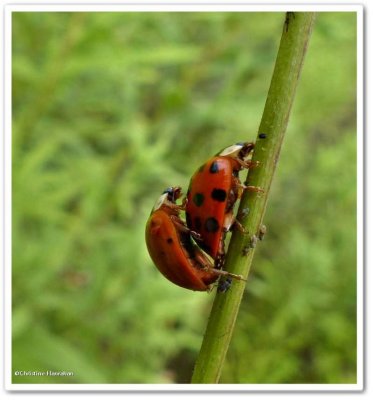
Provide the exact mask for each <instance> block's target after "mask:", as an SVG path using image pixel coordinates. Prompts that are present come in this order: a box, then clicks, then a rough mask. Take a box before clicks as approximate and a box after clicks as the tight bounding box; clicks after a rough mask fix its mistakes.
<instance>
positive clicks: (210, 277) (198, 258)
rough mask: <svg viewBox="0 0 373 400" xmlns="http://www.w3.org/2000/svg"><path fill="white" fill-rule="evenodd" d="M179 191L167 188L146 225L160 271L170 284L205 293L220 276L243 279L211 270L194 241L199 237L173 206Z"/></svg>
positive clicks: (175, 206)
mask: <svg viewBox="0 0 373 400" xmlns="http://www.w3.org/2000/svg"><path fill="white" fill-rule="evenodd" d="M180 196H181V188H180V187H179V186H174V187H170V188H167V189H166V190H165V191H164V192H163V194H162V195H161V197H160V198H159V199H158V201H157V202H156V204H155V205H154V207H153V209H152V212H151V214H150V216H149V219H148V221H147V224H146V232H145V238H146V245H147V247H148V251H149V254H150V257H151V258H152V260H153V262H154V264H155V265H156V267H157V268H158V269H159V271H160V272H161V273H162V274H163V275H164V276H165V277H166V278H167V279H168V280H170V281H171V282H173V283H174V284H176V285H178V286H181V287H183V288H186V289H191V290H197V291H208V290H210V289H211V284H212V283H214V282H215V281H216V280H217V279H218V278H219V277H220V276H221V275H224V276H229V277H233V278H236V279H242V280H244V279H243V277H242V276H241V275H235V274H230V273H228V272H226V271H221V270H218V269H215V268H214V265H213V263H212V261H211V260H210V259H209V257H208V256H207V255H206V254H205V253H204V252H203V251H202V250H201V249H200V248H199V247H198V246H197V245H196V244H195V243H194V242H193V240H192V237H194V238H195V239H196V240H198V239H200V235H199V234H197V233H195V232H193V231H191V230H190V229H189V228H188V227H187V226H186V224H185V223H184V222H183V220H182V219H181V218H180V216H179V214H180V211H181V210H182V206H178V205H177V204H176V200H177V199H179V198H180Z"/></svg>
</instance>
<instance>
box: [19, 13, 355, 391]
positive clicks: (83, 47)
mask: <svg viewBox="0 0 373 400" xmlns="http://www.w3.org/2000/svg"><path fill="white" fill-rule="evenodd" d="M283 20H284V15H283V14H282V13H52V12H45V13H41V12H33V13H31V12H30V13H21V12H15V13H13V18H12V29H13V40H12V43H13V48H12V49H13V50H12V51H13V62H12V68H13V80H12V90H13V165H12V168H13V171H12V173H13V208H12V213H13V215H12V218H13V222H12V235H13V287H12V297H13V300H12V301H13V349H12V353H13V360H12V368H13V370H14V371H17V370H21V371H22V370H26V371H29V370H31V371H46V370H54V371H61V370H65V371H73V372H74V376H73V377H24V376H23V377H13V382H15V383H158V382H163V383H168V382H169V383H172V382H188V381H189V379H190V376H191V371H192V368H193V363H194V360H195V357H196V354H197V352H198V349H199V346H200V343H201V340H202V335H203V332H204V327H205V324H206V318H207V317H208V313H209V309H210V306H211V302H212V299H213V294H206V293H193V292H189V291H187V290H183V289H181V288H178V287H176V286H174V285H172V284H171V283H169V282H168V281H167V280H165V279H164V278H163V277H162V276H161V274H160V273H159V272H158V271H157V270H156V268H155V267H154V266H153V264H152V262H151V260H150V258H149V256H148V254H147V250H146V246H145V242H144V226H145V223H146V220H147V217H148V215H149V212H150V210H151V208H152V206H153V203H154V202H155V200H156V199H157V197H158V196H159V194H160V192H161V191H162V190H163V189H164V188H165V187H167V186H170V185H181V186H182V187H184V188H185V189H186V187H187V185H188V181H189V177H190V176H191V175H192V173H193V172H194V170H195V169H196V167H198V166H199V165H200V164H201V163H202V162H203V161H204V160H205V159H207V158H208V157H209V156H211V155H212V154H215V153H216V152H217V151H218V150H219V149H221V148H223V147H225V146H227V145H229V144H231V143H233V142H236V141H239V140H250V139H253V138H254V137H255V135H256V130H257V127H258V126H259V122H260V118H261V112H262V110H263V107H264V102H265V99H266V94H267V90H268V87H269V83H270V79H271V73H272V69H273V66H274V61H275V57H276V52H277V48H278V44H279V40H280V35H281V29H282V23H283ZM355 96H356V15H355V14H354V13H347V12H344V13H320V14H319V15H318V18H317V21H316V25H315V28H314V33H313V36H312V38H311V43H310V47H309V51H308V54H307V57H306V62H305V66H304V70H303V74H302V78H301V81H300V85H299V89H298V93H297V97H296V102H295V105H294V108H293V112H292V115H291V118H290V124H289V128H288V132H287V135H286V138H285V143H284V146H283V151H282V154H281V158H280V163H279V167H278V170H277V172H276V176H275V180H274V182H273V187H272V189H271V195H270V200H269V205H268V210H267V215H266V218H265V223H266V225H267V227H268V233H267V235H266V237H265V239H264V241H263V243H261V244H260V246H259V248H258V250H257V253H256V256H255V260H254V265H253V269H252V274H251V277H250V279H249V282H248V284H247V291H246V295H245V297H244V299H243V304H242V307H241V310H240V314H239V316H238V321H237V326H236V330H235V333H234V337H233V340H232V344H231V348H230V351H229V353H228V356H227V360H226V364H225V366H224V370H223V374H222V382H229V383H353V382H356V340H357V337H356V247H357V246H356V167H355V165H356V98H355Z"/></svg>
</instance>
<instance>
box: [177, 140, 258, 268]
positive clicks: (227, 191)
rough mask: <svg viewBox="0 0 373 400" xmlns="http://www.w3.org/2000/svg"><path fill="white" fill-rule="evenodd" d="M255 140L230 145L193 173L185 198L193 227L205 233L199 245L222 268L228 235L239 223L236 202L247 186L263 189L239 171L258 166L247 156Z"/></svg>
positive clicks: (187, 213) (187, 216) (188, 224)
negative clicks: (245, 180)
mask: <svg viewBox="0 0 373 400" xmlns="http://www.w3.org/2000/svg"><path fill="white" fill-rule="evenodd" d="M253 149H254V143H252V142H242V143H236V144H234V145H232V146H229V147H227V148H225V149H223V150H222V151H220V152H219V153H218V154H217V155H215V156H214V157H212V158H211V159H209V160H208V161H207V162H206V163H205V164H203V165H202V166H201V167H200V168H198V170H197V171H196V172H195V174H194V175H193V176H192V178H191V180H190V184H189V189H188V192H187V197H186V201H185V203H186V204H185V211H186V223H187V226H188V228H189V229H191V230H193V231H195V232H197V233H198V234H200V235H201V241H199V242H198V245H199V246H200V247H201V248H202V249H203V250H204V251H205V252H206V253H207V254H209V255H210V256H211V257H212V258H213V259H214V260H215V266H216V267H218V268H221V266H222V264H223V262H224V256H225V249H224V239H225V236H226V233H227V232H228V231H229V230H230V229H231V228H232V225H233V224H234V223H236V225H237V226H238V228H240V229H241V230H243V228H242V226H241V224H239V223H238V221H236V220H235V217H234V215H233V208H234V205H235V203H236V201H237V199H239V198H240V197H241V195H242V192H243V190H254V191H257V192H259V191H262V189H260V188H257V187H254V186H246V185H243V184H242V183H241V181H240V179H239V171H241V170H242V169H244V168H250V167H253V166H256V165H257V163H256V162H252V161H251V160H247V158H248V157H249V156H250V154H251V152H252V151H253Z"/></svg>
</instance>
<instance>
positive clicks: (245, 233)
mask: <svg viewBox="0 0 373 400" xmlns="http://www.w3.org/2000/svg"><path fill="white" fill-rule="evenodd" d="M233 223H234V225H235V226H236V227H237V229H238V230H239V231H240V232H241V233H243V234H244V235H247V234H248V233H249V232H248V231H247V230H246V229H245V228H244V226H243V225H242V224H241V222H239V221H237V220H236V219H235V220H234V221H233Z"/></svg>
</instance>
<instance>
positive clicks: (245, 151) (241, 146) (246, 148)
mask: <svg viewBox="0 0 373 400" xmlns="http://www.w3.org/2000/svg"><path fill="white" fill-rule="evenodd" d="M253 149H254V143H253V142H238V143H236V144H233V145H231V146H228V147H226V148H225V149H223V150H222V151H221V152H219V153H218V154H217V155H218V156H227V157H232V158H240V159H244V158H245V157H247V156H248V155H249V154H250V152H251V151H252V150H253Z"/></svg>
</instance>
